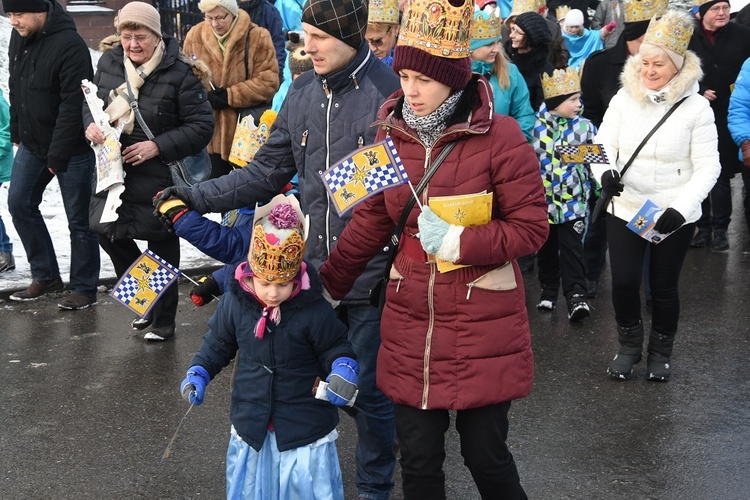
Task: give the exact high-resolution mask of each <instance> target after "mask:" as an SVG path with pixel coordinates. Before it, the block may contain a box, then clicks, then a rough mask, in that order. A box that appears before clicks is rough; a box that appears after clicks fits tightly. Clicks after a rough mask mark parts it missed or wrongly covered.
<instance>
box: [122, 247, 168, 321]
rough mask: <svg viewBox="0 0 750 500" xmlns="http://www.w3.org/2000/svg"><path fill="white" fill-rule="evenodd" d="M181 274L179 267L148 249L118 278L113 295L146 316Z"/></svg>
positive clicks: (131, 308) (126, 305)
mask: <svg viewBox="0 0 750 500" xmlns="http://www.w3.org/2000/svg"><path fill="white" fill-rule="evenodd" d="M179 276H180V270H179V269H177V268H176V267H174V266H173V265H172V264H170V263H168V262H167V261H166V260H164V259H162V258H161V257H159V256H158V255H156V254H155V253H154V252H152V251H151V250H149V249H146V251H144V252H143V253H142V254H141V256H140V257H138V258H137V259H136V260H135V262H133V264H132V265H131V266H130V268H129V269H128V270H127V271H125V274H123V275H122V277H121V278H120V279H119V280H118V281H117V284H116V285H115V287H114V289H113V290H112V293H111V294H110V295H111V296H112V298H114V299H115V300H116V301H118V302H119V303H121V304H122V305H124V306H125V307H127V308H129V309H130V310H132V311H134V312H135V313H136V314H137V315H139V316H141V317H144V316H146V315H147V314H148V313H149V312H150V311H151V308H152V307H154V304H156V301H157V300H159V298H161V296H162V295H164V292H166V290H167V288H169V287H170V286H171V285H172V283H174V282H175V281H176V280H177V278H178V277H179Z"/></svg>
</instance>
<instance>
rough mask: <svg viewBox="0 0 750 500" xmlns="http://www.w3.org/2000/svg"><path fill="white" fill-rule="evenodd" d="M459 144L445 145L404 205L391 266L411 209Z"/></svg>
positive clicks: (392, 249)
mask: <svg viewBox="0 0 750 500" xmlns="http://www.w3.org/2000/svg"><path fill="white" fill-rule="evenodd" d="M457 143H458V141H452V142H449V143H448V144H446V145H445V147H444V148H443V150H442V151H441V152H440V154H439V155H438V157H437V158H435V161H433V162H432V164H430V167H429V168H428V169H427V171H426V172H425V174H424V177H422V180H420V181H419V184H417V186H416V187H415V188H414V193H412V195H411V197H410V198H409V201H407V202H406V205H404V210H403V211H402V212H401V218H400V219H399V221H398V225H397V226H396V230H395V231H394V232H393V235H392V236H391V243H392V244H393V247H392V248H391V258H390V263H391V264H392V263H393V260H394V259H395V258H396V251H397V250H398V241H399V240H400V239H401V233H403V232H404V227H405V226H406V219H408V218H409V214H410V213H411V209H412V208H414V204H415V203H416V202H417V197H418V196H419V195H421V194H422V191H424V188H425V187H427V183H428V182H430V179H431V178H432V176H433V175H435V172H437V169H438V168H439V167H440V165H441V164H442V163H443V161H444V160H445V158H446V157H447V156H448V154H450V152H451V151H453V148H455V147H456V144H457ZM415 193H416V196H415ZM389 267H390V264H389ZM386 269H387V268H386Z"/></svg>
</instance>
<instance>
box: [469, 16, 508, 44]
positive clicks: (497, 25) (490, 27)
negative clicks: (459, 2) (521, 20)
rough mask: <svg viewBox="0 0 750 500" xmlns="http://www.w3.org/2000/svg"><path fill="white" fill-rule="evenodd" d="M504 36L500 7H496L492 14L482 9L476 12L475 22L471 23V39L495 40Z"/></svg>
mask: <svg viewBox="0 0 750 500" xmlns="http://www.w3.org/2000/svg"><path fill="white" fill-rule="evenodd" d="M500 36H502V19H501V18H500V9H495V10H494V11H493V12H492V14H488V13H486V12H483V11H481V10H478V11H476V12H475V13H474V23H473V24H472V25H471V39H472V41H477V40H493V39H496V38H500Z"/></svg>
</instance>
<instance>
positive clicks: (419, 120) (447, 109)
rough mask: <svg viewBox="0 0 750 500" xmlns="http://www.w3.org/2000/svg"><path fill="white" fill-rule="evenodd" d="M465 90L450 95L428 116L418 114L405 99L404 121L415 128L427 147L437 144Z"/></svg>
mask: <svg viewBox="0 0 750 500" xmlns="http://www.w3.org/2000/svg"><path fill="white" fill-rule="evenodd" d="M463 93H464V91H463V90H459V91H458V92H456V93H455V94H453V95H451V96H449V97H448V99H446V100H445V102H443V104H441V105H440V106H439V107H438V108H437V109H436V110H435V111H433V112H432V113H430V114H429V115H427V116H417V115H415V114H414V111H412V109H411V106H409V104H407V103H406V101H404V106H403V108H402V113H403V115H404V121H405V122H406V124H407V125H408V126H409V127H411V128H412V129H414V131H416V132H417V135H419V138H420V139H421V140H422V142H424V143H425V145H426V146H427V147H430V146H432V145H433V144H435V141H436V140H437V138H438V137H439V136H440V134H442V133H443V131H444V130H445V127H446V123H448V118H450V117H451V115H453V112H454V111H456V106H457V105H458V100H459V99H460V98H461V96H462V95H463Z"/></svg>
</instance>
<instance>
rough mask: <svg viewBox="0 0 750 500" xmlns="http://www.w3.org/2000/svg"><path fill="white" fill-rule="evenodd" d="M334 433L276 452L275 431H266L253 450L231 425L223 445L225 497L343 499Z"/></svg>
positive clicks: (268, 499)
mask: <svg viewBox="0 0 750 500" xmlns="http://www.w3.org/2000/svg"><path fill="white" fill-rule="evenodd" d="M336 438H338V432H336V429H334V430H332V431H331V432H330V433H328V435H326V436H325V437H322V438H320V439H319V440H317V441H316V442H314V443H312V444H309V445H307V446H300V447H299V448H294V449H291V450H287V451H283V452H280V451H279V448H278V446H277V445H276V433H275V432H273V431H268V432H267V433H266V439H265V440H264V441H263V446H262V447H261V449H260V451H255V450H254V449H253V448H251V447H250V445H248V444H247V443H246V442H245V441H243V440H242V438H241V437H240V436H239V435H238V434H237V431H236V430H235V429H234V426H232V432H231V436H230V438H229V447H228V448H227V499H231V500H241V499H242V500H247V499H257V500H331V499H333V500H343V498H344V483H343V481H342V479H341V467H340V466H339V456H338V453H337V452H336Z"/></svg>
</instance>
